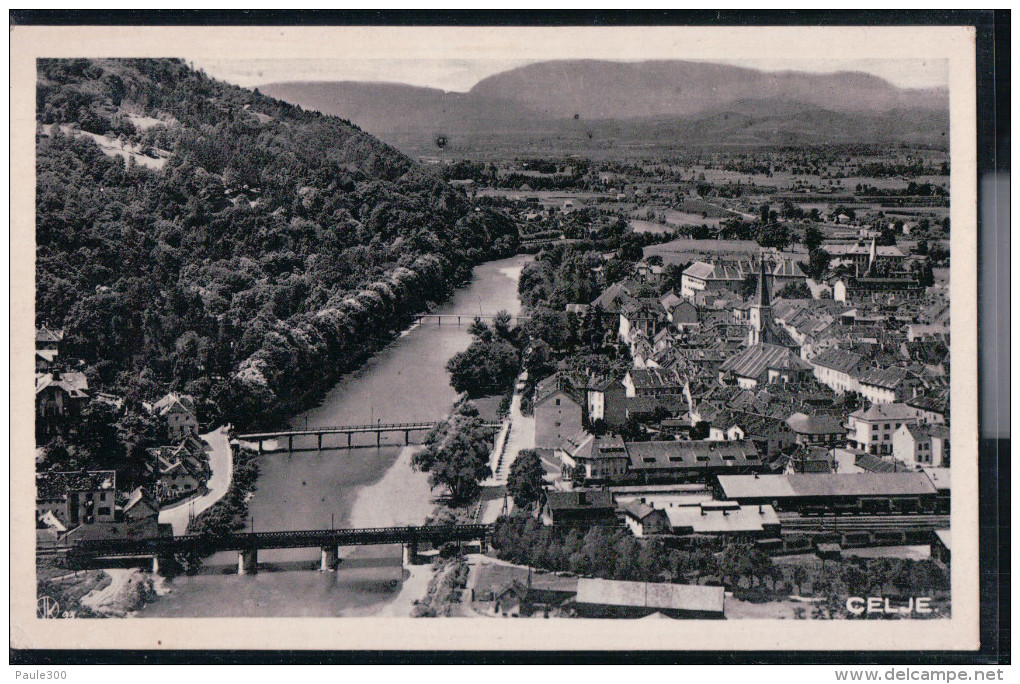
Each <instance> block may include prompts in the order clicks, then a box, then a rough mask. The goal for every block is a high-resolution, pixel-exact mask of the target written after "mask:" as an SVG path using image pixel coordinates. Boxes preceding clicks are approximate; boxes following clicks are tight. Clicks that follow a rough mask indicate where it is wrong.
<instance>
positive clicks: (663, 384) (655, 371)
mask: <svg viewBox="0 0 1020 684" xmlns="http://www.w3.org/2000/svg"><path fill="white" fill-rule="evenodd" d="M630 380H631V383H632V384H633V385H634V387H635V389H660V388H666V389H671V388H677V389H682V388H683V386H684V381H683V378H681V377H680V374H679V373H677V372H676V371H675V370H663V369H661V368H632V369H631V370H630Z"/></svg>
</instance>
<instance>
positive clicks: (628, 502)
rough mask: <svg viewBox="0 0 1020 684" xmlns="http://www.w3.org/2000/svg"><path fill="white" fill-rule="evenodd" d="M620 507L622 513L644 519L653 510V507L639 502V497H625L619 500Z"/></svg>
mask: <svg viewBox="0 0 1020 684" xmlns="http://www.w3.org/2000/svg"><path fill="white" fill-rule="evenodd" d="M620 508H622V509H623V511H624V513H626V514H627V515H629V516H631V517H633V518H636V519H637V520H644V519H645V518H647V517H648V516H650V515H651V514H652V513H654V512H655V509H654V508H652V507H651V506H649V505H648V504H646V503H641V500H640V499H625V500H623V501H621V502H620Z"/></svg>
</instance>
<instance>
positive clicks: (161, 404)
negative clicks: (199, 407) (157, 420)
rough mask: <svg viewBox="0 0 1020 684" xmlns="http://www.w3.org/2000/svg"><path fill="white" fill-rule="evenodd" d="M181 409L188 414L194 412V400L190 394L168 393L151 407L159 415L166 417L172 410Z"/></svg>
mask: <svg viewBox="0 0 1020 684" xmlns="http://www.w3.org/2000/svg"><path fill="white" fill-rule="evenodd" d="M177 406H179V407H181V408H182V409H184V410H186V411H188V412H189V413H194V412H195V398H194V397H192V396H191V395H190V394H177V393H176V392H168V393H167V395H166V396H164V397H163V398H162V399H160V400H159V401H157V402H156V403H155V404H153V405H152V408H153V410H154V411H155V412H156V413H158V414H159V415H161V416H162V415H166V414H167V413H168V412H170V411H171V410H173V409H174V407H177Z"/></svg>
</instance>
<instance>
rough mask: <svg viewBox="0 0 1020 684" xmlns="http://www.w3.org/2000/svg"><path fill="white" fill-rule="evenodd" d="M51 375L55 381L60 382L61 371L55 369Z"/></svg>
mask: <svg viewBox="0 0 1020 684" xmlns="http://www.w3.org/2000/svg"><path fill="white" fill-rule="evenodd" d="M51 375H52V376H53V379H54V380H59V379H60V369H59V368H54V369H53V373H52V374H51Z"/></svg>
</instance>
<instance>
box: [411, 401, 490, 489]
mask: <svg viewBox="0 0 1020 684" xmlns="http://www.w3.org/2000/svg"><path fill="white" fill-rule="evenodd" d="M411 465H412V467H414V468H415V469H416V470H418V471H421V472H427V473H429V484H431V485H432V487H433V488H436V487H441V486H445V487H447V488H448V489H449V491H450V500H451V502H452V503H455V504H457V503H464V502H467V501H470V500H471V499H472V498H474V497H475V496H477V494H478V491H479V482H481V481H482V480H484V479H485V478H487V477H491V476H492V470H491V469H490V468H489V436H488V433H487V432H486V431H485V429H484V427H483V425H482V419H481V418H480V417H479V415H478V409H477V408H475V405H474V404H472V403H471V402H470V401H467V400H464V401H462V402H460V403H459V404H457V406H456V407H455V408H454V410H453V413H452V414H451V415H450V417H449V418H448V419H447V420H445V421H444V422H443V423H441V424H440V425H439V426H438V427H437V428H436V429H435V430H434V431H433V432H431V433H430V434H429V436H428V437H427V438H426V440H425V447H424V448H423V449H422V450H421V451H419V452H418V453H416V454H415V455H414V457H413V458H412V460H411Z"/></svg>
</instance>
